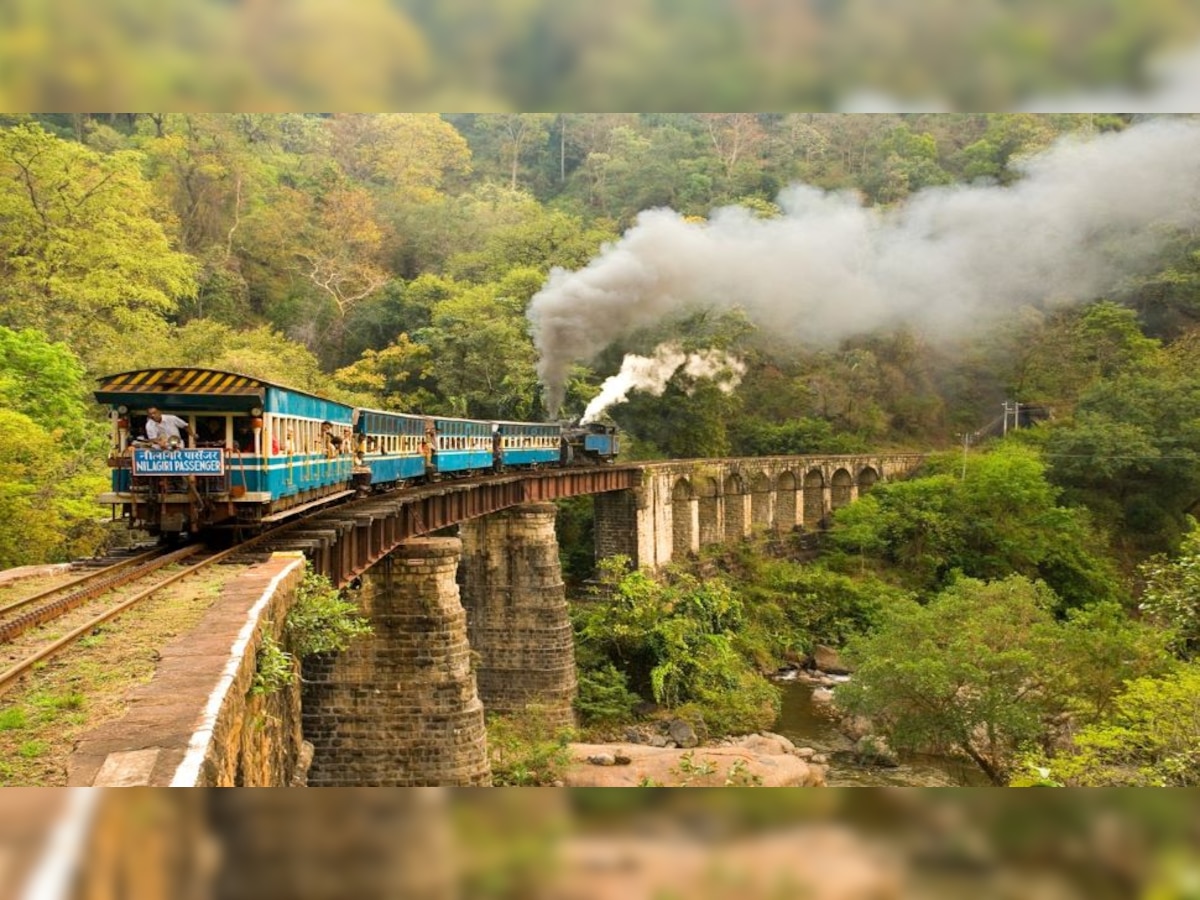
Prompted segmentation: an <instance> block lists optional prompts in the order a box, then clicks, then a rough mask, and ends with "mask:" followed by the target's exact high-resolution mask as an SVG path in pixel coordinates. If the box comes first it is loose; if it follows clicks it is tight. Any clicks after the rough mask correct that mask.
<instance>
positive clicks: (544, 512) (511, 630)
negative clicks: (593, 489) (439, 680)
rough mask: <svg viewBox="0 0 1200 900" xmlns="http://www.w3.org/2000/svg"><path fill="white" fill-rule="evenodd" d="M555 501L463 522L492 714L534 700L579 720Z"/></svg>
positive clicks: (470, 620)
mask: <svg viewBox="0 0 1200 900" xmlns="http://www.w3.org/2000/svg"><path fill="white" fill-rule="evenodd" d="M556 513H557V509H556V508H555V506H554V505H553V504H551V503H532V504H526V505H524V506H516V507H513V508H511V509H508V510H504V511H503V512H498V513H494V514H492V515H490V516H484V517H482V518H479V519H472V520H471V521H469V522H465V523H463V525H462V526H461V534H462V542H463V557H462V566H461V569H460V573H461V578H460V580H461V582H462V585H463V605H464V607H465V608H466V610H467V633H468V636H469V638H470V642H471V647H472V648H473V649H474V650H475V652H476V653H478V654H479V658H480V661H479V664H478V666H477V668H476V672H475V677H476V680H477V683H478V685H479V695H480V698H481V699H482V700H483V705H484V707H485V708H486V709H487V711H488V712H499V713H512V712H518V711H520V710H522V709H524V708H525V706H526V705H528V704H530V703H536V704H538V705H539V706H541V707H542V708H543V709H544V710H545V711H546V716H547V718H548V719H549V720H550V721H552V722H554V721H557V722H560V723H561V724H564V725H570V724H573V722H574V714H573V711H572V703H573V701H574V698H575V689H576V681H575V651H574V643H573V639H572V633H571V622H570V618H569V616H568V610H567V600H566V592H565V589H564V587H563V578H562V569H561V567H560V565H559V557H558V540H557V538H556V537H555V534H554V518H555V515H556Z"/></svg>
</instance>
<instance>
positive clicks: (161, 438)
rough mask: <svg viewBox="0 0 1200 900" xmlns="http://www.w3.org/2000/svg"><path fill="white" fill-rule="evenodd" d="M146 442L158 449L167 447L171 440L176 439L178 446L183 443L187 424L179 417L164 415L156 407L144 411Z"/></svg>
mask: <svg viewBox="0 0 1200 900" xmlns="http://www.w3.org/2000/svg"><path fill="white" fill-rule="evenodd" d="M146 417H147V418H146V440H148V441H150V443H152V444H154V445H155V446H158V447H163V448H165V447H167V446H168V445H169V443H170V441H171V438H176V439H177V440H178V441H179V444H180V445H182V444H183V443H185V434H186V432H187V428H188V423H187V422H185V421H184V420H183V419H181V418H179V416H173V415H171V414H170V413H166V414H165V415H164V414H163V413H162V412H160V411H159V410H158V408H157V407H154V406H152V407H150V408H149V409H148V410H146Z"/></svg>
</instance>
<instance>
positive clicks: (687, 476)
mask: <svg viewBox="0 0 1200 900" xmlns="http://www.w3.org/2000/svg"><path fill="white" fill-rule="evenodd" d="M922 458H923V457H921V456H920V455H919V454H890V455H887V454H861V455H845V456H773V457H760V458H754V459H729V460H684V461H677V462H665V463H646V464H643V465H642V468H641V482H640V484H638V485H637V486H636V487H634V488H632V489H630V490H623V491H614V492H610V493H602V494H597V495H596V500H595V516H596V522H595V534H596V558H597V559H605V558H607V557H611V556H615V555H618V554H620V555H623V556H628V557H629V558H630V560H631V561H632V563H633V565H634V566H637V567H645V568H650V569H659V568H661V567H662V566H665V565H666V564H667V563H669V562H671V560H672V559H674V558H677V557H679V556H682V555H683V552H685V551H684V548H686V552H694V551H695V550H698V549H699V548H701V547H706V546H710V545H712V544H720V543H730V542H733V541H739V540H741V539H743V538H744V537H747V536H748V535H750V534H751V533H753V532H754V531H775V532H787V531H792V530H795V529H797V528H801V529H804V530H806V531H815V530H817V529H819V528H821V527H822V525H823V523H824V522H825V521H826V520H827V517H828V516H829V514H830V513H831V512H832V511H833V510H835V509H838V508H840V507H842V506H845V505H846V504H848V503H851V502H853V501H854V500H856V499H857V498H858V497H859V496H860V495H861V494H863V493H865V492H866V491H868V490H870V488H871V486H872V485H874V484H875V483H876V482H877V481H886V480H888V479H890V478H898V477H902V476H904V475H906V474H908V473H909V472H911V471H912V470H914V469H915V468H916V467H917V466H918V465H919V464H920V462H921V460H922Z"/></svg>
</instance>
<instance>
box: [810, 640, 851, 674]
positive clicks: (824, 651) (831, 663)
mask: <svg viewBox="0 0 1200 900" xmlns="http://www.w3.org/2000/svg"><path fill="white" fill-rule="evenodd" d="M812 657H813V665H815V666H816V667H817V668H818V669H820V670H821V671H822V672H827V673H828V674H830V675H849V674H850V669H849V667H848V666H847V665H846V664H845V663H844V662H842V657H841V656H840V655H839V654H838V652H837V650H835V649H833V647H828V646H826V645H825V644H817V646H816V647H814V648H813V654H812Z"/></svg>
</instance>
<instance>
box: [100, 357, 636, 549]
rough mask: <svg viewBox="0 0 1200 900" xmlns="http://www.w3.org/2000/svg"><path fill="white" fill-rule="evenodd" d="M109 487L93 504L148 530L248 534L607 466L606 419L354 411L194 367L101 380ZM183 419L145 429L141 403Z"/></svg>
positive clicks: (611, 439) (612, 447)
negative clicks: (543, 470)
mask: <svg viewBox="0 0 1200 900" xmlns="http://www.w3.org/2000/svg"><path fill="white" fill-rule="evenodd" d="M99 381H100V384H99V388H98V389H97V390H96V391H95V397H96V399H97V401H99V402H100V403H102V404H105V405H107V406H108V407H109V418H110V420H111V423H112V450H111V452H110V455H109V460H108V463H109V467H110V468H111V469H112V489H111V490H110V491H107V492H105V493H103V494H101V495H100V497H99V502H100V503H102V504H106V505H110V506H111V507H112V510H113V516H114V518H118V517H119V518H123V519H127V520H128V521H129V524H130V527H131V528H140V529H144V530H146V531H148V532H150V533H151V534H159V535H174V534H181V533H195V532H201V531H209V530H213V529H229V528H240V529H247V530H251V531H253V530H258V529H261V528H264V527H268V526H270V525H272V524H274V523H278V522H281V521H283V520H285V519H288V518H290V517H292V516H296V515H300V514H302V513H304V512H306V511H309V510H313V509H316V508H319V507H322V506H326V505H328V504H331V503H336V502H338V501H341V500H343V499H348V498H350V497H352V496H356V495H359V496H360V495H364V494H368V493H372V492H382V491H390V490H397V489H401V488H404V487H406V486H410V485H416V484H421V483H426V482H429V481H436V480H440V479H444V478H461V477H468V476H472V475H481V474H487V473H499V472H504V471H508V470H514V469H515V470H520V469H529V468H537V467H551V466H568V465H597V464H605V463H611V462H612V461H613V460H614V458H615V457H616V455H617V452H618V450H619V442H618V438H617V434H616V430H615V429H614V428H612V427H611V426H606V425H599V424H594V425H588V426H572V425H568V424H563V423H545V422H507V421H483V420H476V419H456V418H450V417H446V416H436V415H428V416H426V415H414V414H409V413H397V412H389V411H387V410H382V409H365V408H358V407H353V406H347V405H346V404H343V403H339V402H337V401H334V400H327V399H325V398H322V397H318V396H316V395H314V394H310V393H307V392H305V391H298V390H295V389H294V388H289V387H285V386H283V385H279V384H273V383H271V382H268V381H263V380H262V379H259V378H253V377H250V376H248V375H240V374H237V373H235V372H220V371H216V370H213V369H199V368H162V369H140V370H137V371H133V372H121V373H118V374H115V375H109V376H107V377H105V378H101V379H100V380H99ZM151 409H158V410H159V411H160V412H162V413H163V414H164V416H165V415H173V416H176V417H178V418H179V419H181V420H183V421H184V422H185V423H186V426H187V427H186V428H185V429H180V431H181V434H180V436H179V437H178V438H176V437H173V436H172V437H171V438H169V439H167V440H165V441H163V440H158V441H151V440H150V439H149V438H147V437H146V431H145V426H146V420H147V414H148V411H149V410H151Z"/></svg>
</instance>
